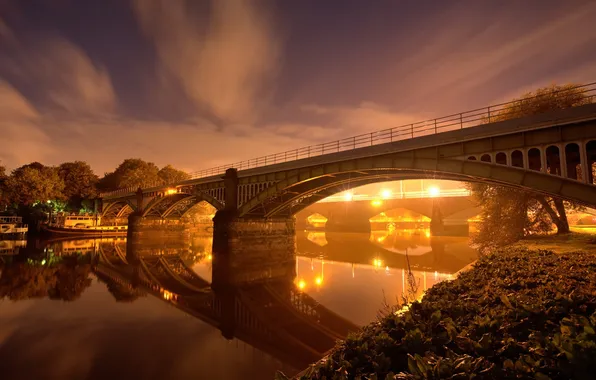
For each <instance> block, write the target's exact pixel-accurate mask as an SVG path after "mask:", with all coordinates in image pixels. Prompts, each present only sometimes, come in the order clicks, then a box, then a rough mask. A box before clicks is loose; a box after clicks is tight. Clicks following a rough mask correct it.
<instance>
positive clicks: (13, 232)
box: [0, 216, 29, 240]
mask: <svg viewBox="0 0 596 380" xmlns="http://www.w3.org/2000/svg"><path fill="white" fill-rule="evenodd" d="M28 230H29V228H28V227H27V225H26V224H23V219H22V218H21V217H19V216H0V240H3V239H12V238H15V237H20V238H23V237H24V236H25V234H26V233H27V231H28Z"/></svg>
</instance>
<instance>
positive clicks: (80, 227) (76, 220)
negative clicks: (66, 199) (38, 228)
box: [42, 213, 128, 236]
mask: <svg viewBox="0 0 596 380" xmlns="http://www.w3.org/2000/svg"><path fill="white" fill-rule="evenodd" d="M42 230H43V231H44V232H46V233H49V234H52V235H62V236H122V235H126V233H127V232H128V226H122V225H114V226H104V225H102V224H101V217H99V216H98V215H93V214H80V215H79V214H68V213H57V214H54V215H52V216H51V217H50V221H49V222H48V223H47V224H44V225H42Z"/></svg>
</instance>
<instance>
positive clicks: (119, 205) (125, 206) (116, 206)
mask: <svg viewBox="0 0 596 380" xmlns="http://www.w3.org/2000/svg"><path fill="white" fill-rule="evenodd" d="M135 210H136V206H135V205H134V204H132V203H131V202H130V201H128V200H126V201H118V202H113V203H108V204H107V205H106V206H105V207H104V209H103V210H102V212H101V217H102V218H104V219H111V218H114V219H117V218H124V217H126V216H128V215H129V214H130V213H132V212H133V211H135Z"/></svg>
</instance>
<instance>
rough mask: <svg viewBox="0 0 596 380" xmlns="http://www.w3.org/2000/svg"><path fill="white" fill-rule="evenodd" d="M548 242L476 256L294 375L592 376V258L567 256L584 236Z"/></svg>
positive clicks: (595, 284) (595, 291) (595, 314)
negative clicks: (458, 272) (549, 247)
mask: <svg viewBox="0 0 596 380" xmlns="http://www.w3.org/2000/svg"><path fill="white" fill-rule="evenodd" d="M550 239H552V237H549V240H548V241H546V240H541V239H538V238H537V239H529V240H530V241H531V244H533V245H534V246H536V247H538V246H545V245H546V244H548V245H552V246H553V247H555V248H556V249H557V251H552V250H551V251H546V250H529V249H527V248H525V247H520V246H517V247H508V248H507V249H504V250H500V251H497V252H494V253H493V254H489V255H486V256H483V257H482V258H480V259H479V260H478V261H477V263H476V264H475V265H474V267H473V268H472V269H470V270H469V271H466V272H464V273H462V274H461V275H460V276H459V277H458V278H457V279H456V280H454V281H450V282H443V283H439V284H437V285H435V286H434V287H433V288H431V289H430V290H428V292H427V293H426V295H425V296H424V298H423V299H422V300H421V301H420V302H413V303H412V304H411V305H410V307H409V309H408V310H407V311H405V312H402V313H390V314H388V315H386V316H384V317H383V318H381V319H380V320H379V321H378V322H376V323H373V324H371V325H368V326H366V327H365V328H364V329H363V330H362V331H361V332H360V333H358V334H357V335H353V336H350V337H348V338H347V339H346V341H345V342H342V343H341V344H340V345H338V347H336V349H335V350H334V351H333V352H332V353H331V354H330V355H329V356H328V357H326V358H325V360H324V361H321V362H320V363H317V364H316V365H314V366H312V367H311V368H309V369H308V370H307V371H306V372H304V373H303V374H302V375H301V377H300V379H328V380H331V379H363V380H364V379H385V380H388V379H406V380H414V379H443V378H450V379H468V378H477V379H540V380H543V379H544V380H546V379H573V378H576V379H592V378H593V374H594V373H596V360H594V358H596V332H595V330H596V254H594V253H591V252H569V250H570V249H575V248H576V247H578V246H590V248H591V245H592V244H591V243H590V241H591V240H590V239H591V237H589V236H577V235H574V234H571V235H569V236H566V237H556V238H555V239H554V241H553V240H550ZM520 244H525V242H523V243H520ZM572 247H573V248H572ZM279 377H280V378H284V377H283V376H282V375H280V376H279Z"/></svg>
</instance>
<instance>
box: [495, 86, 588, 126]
mask: <svg viewBox="0 0 596 380" xmlns="http://www.w3.org/2000/svg"><path fill="white" fill-rule="evenodd" d="M593 100H594V99H593V97H592V96H589V95H586V93H585V91H584V90H583V89H582V88H579V85H577V84H564V85H555V84H553V85H551V86H547V87H542V88H539V89H537V90H536V91H533V92H532V91H531V92H528V93H525V94H523V95H522V96H520V97H519V98H517V99H513V101H512V102H510V103H509V104H507V105H506V106H505V107H504V108H503V109H502V110H501V111H499V112H498V113H496V114H492V115H491V117H490V121H491V122H496V121H503V120H509V119H515V118H518V117H524V116H530V115H536V114H540V113H544V112H549V111H553V110H557V109H564V108H569V107H577V106H581V105H585V104H590V103H592V102H593Z"/></svg>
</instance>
